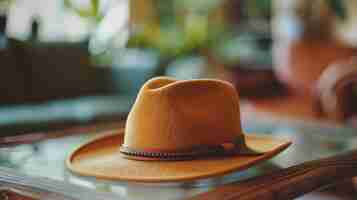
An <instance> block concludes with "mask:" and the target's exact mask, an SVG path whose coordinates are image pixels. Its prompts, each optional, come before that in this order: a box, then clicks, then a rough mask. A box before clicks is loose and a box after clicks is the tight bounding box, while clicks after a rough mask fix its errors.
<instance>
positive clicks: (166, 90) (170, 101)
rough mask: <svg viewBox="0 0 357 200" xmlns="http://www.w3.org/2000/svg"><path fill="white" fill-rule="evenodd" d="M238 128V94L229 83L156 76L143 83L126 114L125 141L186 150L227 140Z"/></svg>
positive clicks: (145, 146) (140, 146) (151, 147)
mask: <svg viewBox="0 0 357 200" xmlns="http://www.w3.org/2000/svg"><path fill="white" fill-rule="evenodd" d="M240 134H243V133H242V130H241V124H240V111H239V97H238V94H237V92H236V90H235V89H234V87H233V86H232V85H231V84H229V83H227V82H225V81H220V80H215V79H193V80H175V79H172V78H168V77H158V78H153V79H151V80H149V81H147V82H146V83H145V84H144V85H143V86H142V88H141V89H140V91H139V93H138V96H137V99H136V101H135V103H134V105H133V107H132V109H131V111H130V113H129V115H128V119H127V122H126V128H125V136H124V144H123V146H126V147H129V148H133V149H137V150H143V149H146V150H147V149H149V150H155V151H156V150H157V151H167V152H175V151H185V150H190V149H192V148H195V147H199V146H211V145H212V146H214V145H220V144H223V143H229V142H232V141H233V140H234V139H236V138H237V135H240Z"/></svg>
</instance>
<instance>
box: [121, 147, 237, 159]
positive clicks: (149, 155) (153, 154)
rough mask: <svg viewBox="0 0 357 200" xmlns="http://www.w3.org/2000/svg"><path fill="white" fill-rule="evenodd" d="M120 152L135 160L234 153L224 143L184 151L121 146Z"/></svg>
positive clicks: (186, 157)
mask: <svg viewBox="0 0 357 200" xmlns="http://www.w3.org/2000/svg"><path fill="white" fill-rule="evenodd" d="M120 153H121V154H122V155H124V156H125V157H126V158H129V159H134V160H189V159H195V158H198V157H206V156H215V155H224V154H228V153H232V150H231V151H228V150H226V149H225V148H224V146H223V145H217V146H209V147H208V146H207V147H198V148H194V149H192V150H190V151H183V152H164V151H153V150H140V151H139V150H136V149H132V148H129V147H125V146H121V147H120Z"/></svg>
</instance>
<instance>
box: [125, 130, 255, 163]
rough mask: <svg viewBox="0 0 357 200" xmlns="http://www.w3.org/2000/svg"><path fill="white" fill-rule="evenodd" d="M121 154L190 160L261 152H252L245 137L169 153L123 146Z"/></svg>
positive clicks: (139, 158)
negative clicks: (229, 141) (230, 141)
mask: <svg viewBox="0 0 357 200" xmlns="http://www.w3.org/2000/svg"><path fill="white" fill-rule="evenodd" d="M119 151H120V153H121V154H122V155H123V156H124V157H125V158H128V159H133V160H190V159H197V158H201V157H210V156H227V155H233V154H237V153H239V154H245V155H259V154H262V153H261V152H256V151H254V150H251V149H250V148H248V147H247V146H246V145H245V141H244V136H243V135H241V136H238V137H237V138H236V140H235V141H233V142H232V143H225V144H221V145H215V146H200V147H196V148H193V149H191V150H189V151H181V152H172V151H171V152H169V151H162V150H153V149H141V150H137V149H134V148H130V147H126V146H121V147H120V149H119Z"/></svg>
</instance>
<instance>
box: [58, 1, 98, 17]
mask: <svg viewBox="0 0 357 200" xmlns="http://www.w3.org/2000/svg"><path fill="white" fill-rule="evenodd" d="M99 4H100V0H90V6H89V7H88V8H81V7H78V6H76V5H74V4H73V2H72V0H64V6H65V7H66V8H68V9H72V10H74V11H75V12H76V13H77V14H78V15H79V16H81V17H86V18H92V19H94V20H95V21H97V22H99V21H100V20H101V19H102V18H103V16H102V14H101V13H100V10H99Z"/></svg>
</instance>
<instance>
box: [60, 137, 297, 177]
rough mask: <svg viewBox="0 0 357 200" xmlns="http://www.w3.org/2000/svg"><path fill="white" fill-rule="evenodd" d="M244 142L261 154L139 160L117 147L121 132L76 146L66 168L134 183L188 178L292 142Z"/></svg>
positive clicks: (242, 163)
mask: <svg viewBox="0 0 357 200" xmlns="http://www.w3.org/2000/svg"><path fill="white" fill-rule="evenodd" d="M245 136H246V137H245V138H246V143H247V145H248V146H249V147H250V148H252V149H255V150H257V151H259V152H264V153H263V154H260V155H249V156H247V155H235V156H225V157H210V158H204V159H197V160H185V161H138V160H130V159H126V158H124V157H123V156H122V155H121V154H120V153H119V147H120V146H121V145H122V143H123V141H124V131H123V130H120V131H118V132H117V133H111V134H106V135H103V136H101V137H98V138H95V139H93V140H92V141H90V142H88V143H86V144H83V145H82V146H80V147H79V148H77V149H76V150H75V151H74V152H72V154H71V155H70V156H69V157H68V159H67V161H66V164H67V167H68V168H69V169H70V170H71V171H72V172H74V173H76V174H79V175H81V176H91V177H96V178H101V179H108V180H118V181H133V182H172V181H190V180H194V179H199V178H208V177H212V176H217V175H223V174H226V173H229V172H233V171H239V170H244V169H247V168H249V167H251V166H253V165H255V164H257V163H259V162H262V161H265V160H267V159H270V158H272V157H273V156H275V155H277V154H278V153H280V152H281V151H283V150H284V149H286V148H287V147H288V146H289V145H290V144H291V142H289V141H284V140H276V139H273V138H270V137H267V136H256V135H250V134H248V135H245Z"/></svg>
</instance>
